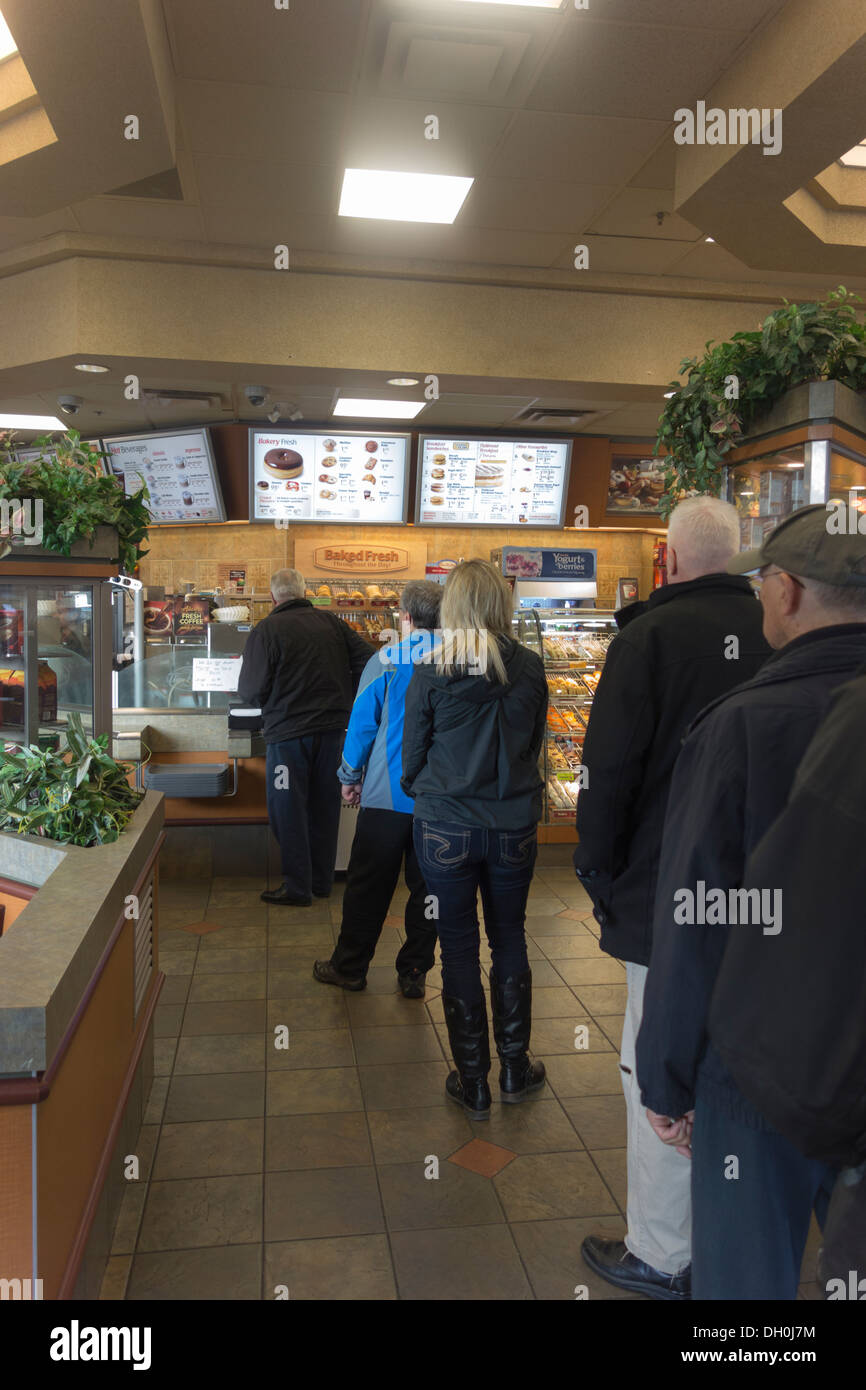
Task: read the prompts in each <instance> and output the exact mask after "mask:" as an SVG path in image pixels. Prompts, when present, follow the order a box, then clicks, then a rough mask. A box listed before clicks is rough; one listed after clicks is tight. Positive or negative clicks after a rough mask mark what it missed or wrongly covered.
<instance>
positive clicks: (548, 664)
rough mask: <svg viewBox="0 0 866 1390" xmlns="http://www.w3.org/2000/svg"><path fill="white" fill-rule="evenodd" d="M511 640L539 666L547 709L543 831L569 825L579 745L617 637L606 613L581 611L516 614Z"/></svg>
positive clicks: (524, 611)
mask: <svg viewBox="0 0 866 1390" xmlns="http://www.w3.org/2000/svg"><path fill="white" fill-rule="evenodd" d="M513 623H514V636H515V637H516V639H517V640H518V641H519V642H522V643H523V644H524V646H527V647H529V648H530V649H531V650H532V651H535V652H538V654H539V656H540V657H541V659H542V661H543V662H544V669H545V675H546V677H547V688H548V692H549V696H550V703H549V705H548V708H547V735H546V738H545V741H544V747H543V749H542V753H541V762H540V770H541V774H542V777H543V779H544V788H545V792H544V819H543V822H542V824H543V825H557V824H560V825H562V824H572V825H573V824H574V818H575V813H576V811H577V798H578V794H579V792H580V785H581V769H582V767H583V739H584V735H585V733H586V726H587V722H588V720H589V712H590V709H591V706H592V698H593V695H594V694H595V691H596V688H597V686H598V682H599V680H600V679H601V672H602V667H603V666H604V661H605V657H606V656H607V649H608V647H609V646H610V644H611V642H612V641H613V639H614V637H615V636H616V633H617V626H616V619H615V617H614V615H613V613H612V612H602V611H601V610H599V609H594V608H585V609H573V610H569V611H563V610H562V609H561V608H530V609H520V610H518V611H517V612H516V613H515V614H514V620H513Z"/></svg>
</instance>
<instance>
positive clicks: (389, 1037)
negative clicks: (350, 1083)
mask: <svg viewBox="0 0 866 1390" xmlns="http://www.w3.org/2000/svg"><path fill="white" fill-rule="evenodd" d="M352 1036H353V1038H354V1043H355V1052H356V1054H357V1060H358V1064H359V1065H360V1066H368V1065H375V1064H377V1063H383V1062H438V1061H441V1060H442V1049H441V1047H440V1045H439V1039H438V1038H437V1036H436V1033H435V1030H434V1029H433V1028H432V1027H428V1028H412V1027H400V1026H397V1027H394V1026H392V1025H382V1026H380V1027H372V1028H365V1027H358V1026H355V1028H354V1029H353V1033H352Z"/></svg>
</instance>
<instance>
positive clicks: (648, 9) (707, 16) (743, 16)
mask: <svg viewBox="0 0 866 1390" xmlns="http://www.w3.org/2000/svg"><path fill="white" fill-rule="evenodd" d="M786 3H787V0H724V4H721V5H720V4H719V0H639V3H638V4H635V0H604V17H605V19H610V20H614V19H616V20H623V21H624V22H625V23H639V24H660V25H668V26H676V27H678V28H683V29H730V30H738V31H740V32H741V33H749V32H750V31H751V30H752V29H754V28H755V27H756V26H757V25H758V24H760V23H761V22H762V21H763V20H764V19H765V18H766V17H767V15H769V14H771V13H772V12H773V11H774V10H780V9H782V7H783V5H785V4H786Z"/></svg>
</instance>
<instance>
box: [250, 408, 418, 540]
mask: <svg viewBox="0 0 866 1390" xmlns="http://www.w3.org/2000/svg"><path fill="white" fill-rule="evenodd" d="M408 457H409V436H408V435H407V434H388V435H374V434H365V433H363V432H361V431H354V430H338V429H334V430H333V431H328V432H322V433H321V434H318V433H312V432H308V431H304V430H293V431H292V432H291V433H289V432H288V431H286V430H258V429H254V430H251V431H250V490H251V496H250V520H251V521H270V522H277V521H334V522H340V521H355V522H357V521H360V522H365V523H371V524H375V523H376V522H379V523H382V524H387V523H389V522H390V523H392V524H393V523H394V522H397V523H399V522H402V521H405V520H406V482H407V476H408Z"/></svg>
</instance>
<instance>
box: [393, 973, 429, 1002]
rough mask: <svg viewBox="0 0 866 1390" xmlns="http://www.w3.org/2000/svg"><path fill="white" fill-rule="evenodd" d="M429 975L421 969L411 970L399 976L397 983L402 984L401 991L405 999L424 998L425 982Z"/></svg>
mask: <svg viewBox="0 0 866 1390" xmlns="http://www.w3.org/2000/svg"><path fill="white" fill-rule="evenodd" d="M426 979H427V976H426V975H424V974H422V973H421V971H420V970H410V971H408V972H407V974H405V975H398V976H397V983H398V984H399V986H400V993H401V994H402V995H403V998H404V999H423V998H424V982H425V980H426Z"/></svg>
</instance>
